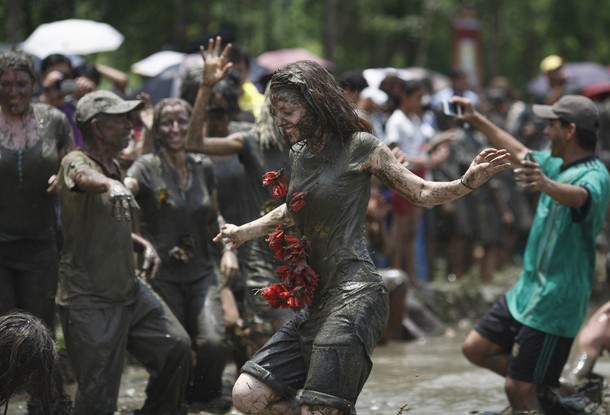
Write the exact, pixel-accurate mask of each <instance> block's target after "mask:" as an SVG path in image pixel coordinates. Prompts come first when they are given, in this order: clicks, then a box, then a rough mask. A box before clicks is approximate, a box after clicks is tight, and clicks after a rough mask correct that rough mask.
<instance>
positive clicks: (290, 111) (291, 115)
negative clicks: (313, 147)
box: [271, 90, 315, 145]
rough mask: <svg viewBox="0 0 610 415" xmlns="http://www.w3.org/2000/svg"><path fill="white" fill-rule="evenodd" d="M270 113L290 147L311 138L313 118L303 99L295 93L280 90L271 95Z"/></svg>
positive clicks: (313, 126) (313, 127)
mask: <svg viewBox="0 0 610 415" xmlns="http://www.w3.org/2000/svg"><path fill="white" fill-rule="evenodd" d="M271 113H272V114H273V116H274V117H275V124H276V125H277V126H278V128H279V129H280V131H281V132H282V134H283V135H284V136H285V137H286V138H287V139H288V141H289V143H290V145H294V144H296V143H298V142H300V141H303V140H305V139H307V138H308V137H309V138H311V137H312V135H313V133H314V131H315V124H314V122H313V117H312V115H311V114H310V112H309V111H308V109H307V106H306V104H305V101H304V100H303V97H302V96H301V95H300V94H298V93H297V92H295V91H290V90H280V91H278V92H277V93H273V94H271Z"/></svg>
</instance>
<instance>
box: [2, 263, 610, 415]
mask: <svg viewBox="0 0 610 415" xmlns="http://www.w3.org/2000/svg"><path fill="white" fill-rule="evenodd" d="M515 278H516V276H515V275H507V276H506V280H505V281H498V280H496V283H497V284H496V285H495V287H486V288H485V289H481V287H480V286H479V287H476V288H475V289H474V290H469V289H468V284H463V285H461V286H460V285H458V286H456V285H455V284H454V285H453V286H451V287H449V288H448V287H446V286H445V287H440V288H436V289H435V290H434V291H433V292H429V293H424V294H425V295H422V296H421V298H422V299H425V298H427V299H428V301H427V303H428V304H429V306H430V307H431V308H435V311H437V312H436V314H437V315H440V316H442V318H443V321H446V322H448V326H447V327H448V329H449V330H448V332H449V333H450V334H449V335H443V336H437V337H429V338H427V339H425V340H414V341H391V342H389V343H388V344H385V345H380V346H378V347H377V348H376V350H375V352H374V354H373V371H372V373H371V376H370V377H369V380H368V381H367V383H366V385H365V386H364V389H363V391H362V393H361V395H360V398H359V400H358V403H357V406H356V408H357V411H358V414H359V415H448V414H451V415H453V414H455V415H465V414H477V413H485V412H488V413H490V414H491V413H500V412H501V411H503V410H504V409H505V408H506V407H507V406H508V404H507V401H506V398H505V395H504V390H503V379H502V378H500V377H499V376H497V375H495V374H493V373H491V372H488V371H486V370H483V369H480V368H476V367H474V366H472V365H471V364H469V363H468V362H467V361H466V359H465V358H464V357H463V356H462V354H461V350H460V346H461V342H462V340H463V338H464V337H465V335H466V334H467V332H468V331H469V330H470V329H471V328H472V324H473V322H475V321H476V320H477V319H478V317H479V315H480V313H481V312H482V310H485V309H486V308H487V304H486V303H488V302H489V301H492V300H493V297H495V295H497V294H498V293H500V292H502V291H503V290H504V289H505V287H506V286H507V285H508V284H510V283H511V281H514V279H515ZM473 293H474V294H473ZM604 298H607V295H605V296H604ZM601 301H604V300H603V299H602V300H601ZM437 307H438V309H437ZM442 307H445V308H444V309H443V308H442ZM594 308H596V304H595V303H592V305H591V309H592V310H593V309H594ZM453 314H455V315H453ZM595 372H596V373H598V374H600V375H602V376H603V377H604V378H605V379H606V381H608V380H610V359H608V356H607V355H604V356H603V357H602V358H600V360H599V361H598V363H597V364H596V366H595ZM234 373H235V368H234V366H232V365H231V366H228V367H227V370H226V372H225V375H226V376H225V378H226V379H225V380H226V384H227V385H226V386H227V388H226V389H227V395H229V393H230V382H231V379H233V376H234ZM147 379H148V377H147V374H146V372H145V371H144V369H142V368H141V367H139V366H138V365H135V364H132V365H129V366H127V367H126V368H125V372H124V374H123V378H122V385H121V390H120V396H119V409H120V411H121V412H120V413H121V414H126V413H128V412H127V411H129V410H134V409H137V408H139V407H140V406H141V405H142V402H143V401H144V389H145V387H146V382H147ZM69 391H70V393H72V394H73V393H74V386H73V385H72V386H71V387H69ZM604 392H605V402H606V403H605V405H604V407H602V408H599V409H598V410H597V411H596V412H594V413H595V414H596V415H610V409H609V408H610V392H609V388H608V387H607V386H606V388H605V390H604ZM8 413H9V414H12V415H25V414H26V413H27V411H26V408H25V401H24V397H23V395H20V396H17V397H15V398H14V399H13V400H12V401H11V404H10V406H9V411H8ZM228 413H232V414H233V415H238V412H236V411H229V412H228ZM591 413H593V412H591ZM189 414H190V415H194V414H209V412H204V411H195V410H193V411H191V412H189ZM547 415H552V414H547Z"/></svg>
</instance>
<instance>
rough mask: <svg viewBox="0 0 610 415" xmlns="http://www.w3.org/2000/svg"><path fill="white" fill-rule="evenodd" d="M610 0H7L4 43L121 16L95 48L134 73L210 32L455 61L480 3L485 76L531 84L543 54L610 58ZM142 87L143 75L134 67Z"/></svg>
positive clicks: (244, 39) (253, 44) (270, 45)
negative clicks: (106, 47) (49, 28)
mask: <svg viewBox="0 0 610 415" xmlns="http://www.w3.org/2000/svg"><path fill="white" fill-rule="evenodd" d="M609 5H610V0H601V1H596V2H593V1H583V2H575V1H565V0H511V1H500V0H471V1H452V0H408V1H407V0H383V1H380V0H197V1H195V0H146V1H142V0H139V1H138V0H136V1H124V0H105V1H99V0H0V15H2V16H3V19H2V21H3V22H4V30H3V31H2V33H1V34H0V42H2V43H4V44H5V46H7V45H8V46H9V47H10V46H11V45H15V44H18V43H19V42H20V41H22V40H24V39H25V38H26V37H27V36H28V35H29V34H30V33H31V32H32V31H33V30H34V29H35V28H36V27H37V26H38V25H39V24H41V23H45V22H50V21H54V20H60V19H66V18H84V19H93V20H98V21H104V22H107V23H109V24H111V25H113V26H114V27H115V28H116V29H118V30H119V31H120V32H121V33H122V34H123V35H124V36H125V42H124V43H123V45H122V46H121V47H120V48H119V49H118V50H116V51H114V52H112V53H103V54H97V55H92V56H87V57H86V59H87V60H88V61H90V62H92V63H105V64H110V65H112V66H115V67H117V68H119V69H121V70H123V71H126V72H128V71H129V66H130V65H131V64H132V63H133V62H135V61H137V60H139V59H142V58H144V57H146V56H148V55H150V54H151V53H154V52H156V51H159V50H163V49H172V50H178V51H182V52H188V51H193V50H196V47H197V46H198V44H200V43H202V42H203V41H204V40H205V39H206V38H207V36H208V35H210V34H217V33H221V34H224V35H225V37H229V36H230V37H233V38H234V40H235V41H236V42H237V43H239V44H241V45H242V46H243V47H245V49H246V50H247V51H249V52H250V54H251V55H252V57H256V56H257V55H258V54H260V53H262V52H264V51H266V50H273V49H279V48H286V47H304V48H307V49H309V50H310V51H312V52H314V53H316V54H318V55H320V56H323V57H325V58H328V59H330V60H333V61H334V62H335V63H336V64H337V70H336V72H337V73H341V72H342V71H344V70H347V69H364V68H369V67H378V66H394V67H409V66H422V67H427V68H430V69H433V70H436V71H439V72H441V73H445V74H446V73H448V72H450V70H451V68H452V62H451V40H452V23H451V22H452V19H453V18H454V16H455V15H456V13H458V12H459V11H460V10H463V9H464V8H473V9H474V10H476V12H477V13H478V15H479V18H480V21H481V42H482V48H481V51H482V53H481V69H482V80H483V83H485V82H486V81H488V80H489V79H491V78H492V77H493V76H496V75H504V76H508V77H509V78H510V79H511V80H512V81H513V83H514V86H515V87H516V88H517V89H519V90H521V91H522V92H523V91H524V90H525V89H524V86H525V84H526V82H527V81H528V80H529V79H531V78H532V77H533V76H535V75H536V74H537V71H538V64H539V62H540V60H541V59H542V58H543V57H544V56H546V55H548V54H551V53H556V54H559V55H561V56H563V57H564V58H565V59H566V60H568V61H595V62H599V63H602V64H607V63H609V62H610V43H609V42H606V41H605V39H606V38H607V34H608V29H607V28H608V27H610V7H608V6H609ZM131 78H132V79H131V81H132V86H133V85H138V84H139V83H141V82H142V79H140V78H139V77H138V76H136V75H132V76H131Z"/></svg>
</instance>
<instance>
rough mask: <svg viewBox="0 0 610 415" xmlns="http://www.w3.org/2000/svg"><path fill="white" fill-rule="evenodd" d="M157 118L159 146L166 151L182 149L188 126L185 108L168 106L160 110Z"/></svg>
mask: <svg viewBox="0 0 610 415" xmlns="http://www.w3.org/2000/svg"><path fill="white" fill-rule="evenodd" d="M159 117H160V119H159V139H160V142H159V144H161V146H162V147H165V148H167V149H168V150H173V151H176V150H182V149H184V146H185V144H186V133H187V130H188V126H189V114H188V111H187V110H186V108H184V106H183V105H180V104H174V105H168V106H167V107H165V108H163V109H162V110H161V114H160V115H159Z"/></svg>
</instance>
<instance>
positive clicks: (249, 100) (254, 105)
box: [237, 81, 265, 121]
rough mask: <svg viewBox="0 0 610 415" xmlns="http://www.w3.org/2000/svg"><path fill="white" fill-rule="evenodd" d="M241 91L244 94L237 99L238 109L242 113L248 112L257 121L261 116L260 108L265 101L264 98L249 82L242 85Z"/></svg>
mask: <svg viewBox="0 0 610 415" xmlns="http://www.w3.org/2000/svg"><path fill="white" fill-rule="evenodd" d="M242 90H243V92H244V93H243V94H242V96H241V97H239V100H238V102H237V103H238V104H239V108H240V109H241V110H242V111H250V112H251V113H252V114H254V118H256V120H257V121H258V118H259V117H260V114H261V107H262V106H263V102H264V101H265V96H264V95H263V94H261V93H260V92H258V89H256V86H255V85H254V84H253V83H252V82H250V81H246V82H244V83H243V85H242Z"/></svg>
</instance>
